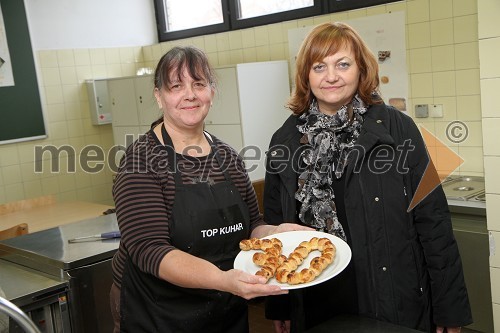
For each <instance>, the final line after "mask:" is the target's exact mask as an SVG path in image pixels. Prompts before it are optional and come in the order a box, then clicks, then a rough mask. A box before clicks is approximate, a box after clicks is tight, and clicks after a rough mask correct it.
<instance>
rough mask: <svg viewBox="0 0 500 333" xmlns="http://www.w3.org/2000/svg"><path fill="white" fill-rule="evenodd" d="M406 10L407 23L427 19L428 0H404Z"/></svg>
mask: <svg viewBox="0 0 500 333" xmlns="http://www.w3.org/2000/svg"><path fill="white" fill-rule="evenodd" d="M406 10H407V13H406V20H407V21H406V22H407V23H409V24H411V23H418V22H425V21H429V1H428V0H413V1H406Z"/></svg>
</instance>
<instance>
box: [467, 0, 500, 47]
mask: <svg viewBox="0 0 500 333" xmlns="http://www.w3.org/2000/svg"><path fill="white" fill-rule="evenodd" d="M462 1H465V0H462ZM477 8H478V12H477V15H478V23H479V38H481V39H483V38H491V37H498V36H500V25H499V24H498V15H499V13H500V2H499V1H498V0H480V1H478V2H477Z"/></svg>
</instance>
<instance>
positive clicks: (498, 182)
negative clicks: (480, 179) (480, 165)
mask: <svg viewBox="0 0 500 333" xmlns="http://www.w3.org/2000/svg"><path fill="white" fill-rule="evenodd" d="M498 170H500V156H485V157H484V174H485V189H486V193H495V194H500V172H498Z"/></svg>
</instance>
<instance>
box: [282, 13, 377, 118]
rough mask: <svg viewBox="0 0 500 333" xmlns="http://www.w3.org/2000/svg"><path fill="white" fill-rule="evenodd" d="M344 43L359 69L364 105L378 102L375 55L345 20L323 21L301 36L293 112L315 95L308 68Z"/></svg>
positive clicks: (291, 102)
mask: <svg viewBox="0 0 500 333" xmlns="http://www.w3.org/2000/svg"><path fill="white" fill-rule="evenodd" d="M344 47H350V48H351V50H352V52H353V53H354V55H355V58H356V59H355V61H356V64H357V65H358V67H359V70H360V77H359V84H358V90H357V93H358V95H359V96H360V98H361V100H363V102H364V103H365V104H367V105H373V104H380V103H382V100H381V98H380V93H379V91H378V87H379V76H378V63H377V59H376V58H375V56H374V55H373V53H372V52H371V51H370V49H369V48H368V46H367V45H366V43H365V42H364V41H363V39H361V37H360V36H359V34H358V33H357V32H356V31H355V30H354V29H353V28H351V27H350V26H349V25H347V24H345V23H340V22H337V23H323V24H320V25H318V26H316V27H315V28H314V29H313V30H312V31H311V32H310V33H309V34H308V35H307V37H306V38H305V39H304V41H303V42H302V45H301V47H300V50H299V53H298V54H297V61H296V66H295V90H294V92H293V93H292V96H291V98H290V100H289V101H288V107H289V108H290V109H291V110H292V111H293V113H295V114H302V113H304V112H305V111H307V110H308V109H309V106H310V104H311V102H312V101H313V98H314V95H313V94H312V91H311V87H310V85H309V72H310V70H311V67H312V65H313V64H314V63H315V62H318V61H323V59H324V58H325V57H327V56H329V55H332V54H335V53H337V52H338V51H339V50H340V49H342V48H344Z"/></svg>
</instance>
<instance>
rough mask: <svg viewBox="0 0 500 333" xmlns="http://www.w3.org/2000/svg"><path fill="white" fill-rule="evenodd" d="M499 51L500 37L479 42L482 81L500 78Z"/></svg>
mask: <svg viewBox="0 0 500 333" xmlns="http://www.w3.org/2000/svg"><path fill="white" fill-rule="evenodd" d="M498 50H500V36H498V37H495V38H488V39H482V40H480V41H479V60H480V63H481V79H484V78H494V77H500V66H499V64H498V52H499V51H498Z"/></svg>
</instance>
